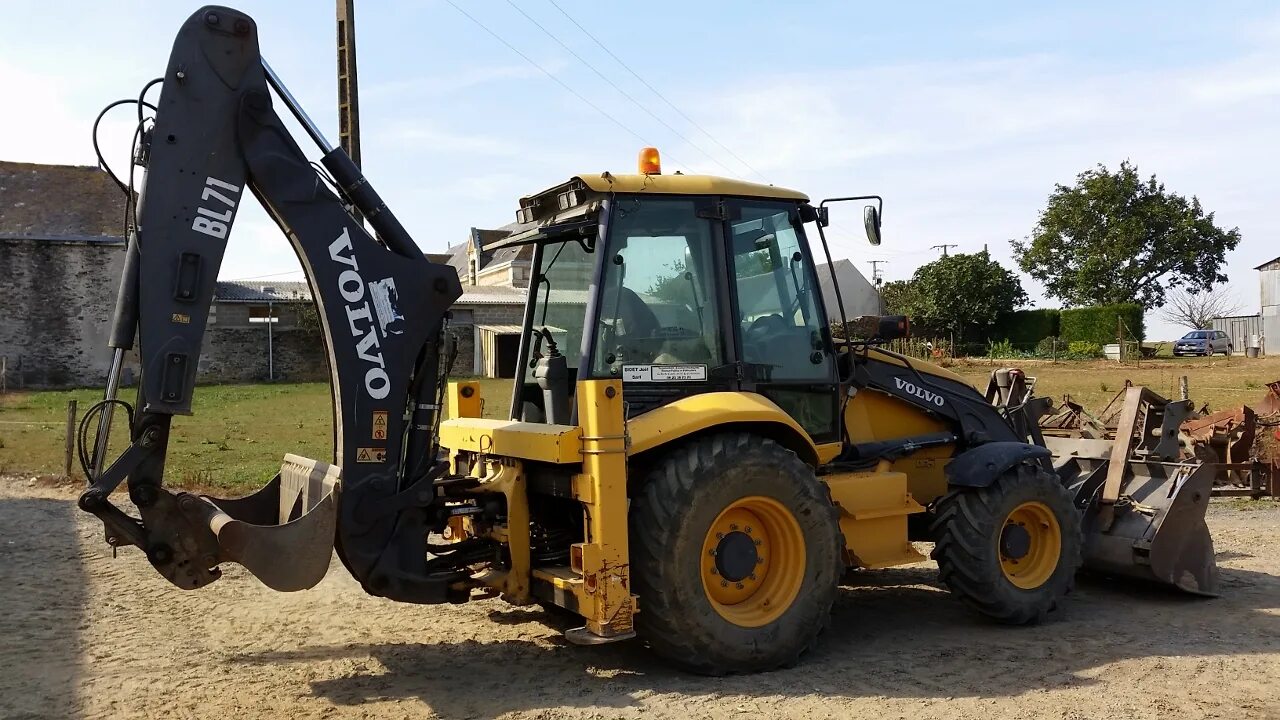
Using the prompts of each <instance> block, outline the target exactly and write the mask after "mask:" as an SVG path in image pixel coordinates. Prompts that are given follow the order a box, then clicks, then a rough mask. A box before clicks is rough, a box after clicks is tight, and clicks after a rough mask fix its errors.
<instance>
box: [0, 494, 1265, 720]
mask: <svg viewBox="0 0 1280 720" xmlns="http://www.w3.org/2000/svg"><path fill="white" fill-rule="evenodd" d="M73 500H74V495H73V493H72V491H70V490H69V489H67V488H48V487H40V486H35V485H31V484H29V482H28V481H27V480H25V479H12V478H10V479H7V480H6V479H0V717H3V718H25V717H40V718H44V717H48V718H63V717H94V718H97V717H101V718H107V717H110V718H117V717H214V718H223V719H226V720H240V719H241V718H258V717H317V718H347V717H358V718H409V717H414V718H418V717H443V718H499V717H501V718H579V717H589V718H615V717H624V718H637V717H652V718H680V719H681V720H691V719H693V718H802V717H804V718H810V717H811V718H826V717H890V718H912V719H915V718H971V719H976V718H981V719H982V720H995V719H996V718H1006V717H1008V718H1012V717H1018V718H1059V719H1061V718H1094V717H1099V718H1101V717H1106V718H1198V717H1219V718H1277V717H1280V510H1277V509H1253V510H1239V509H1235V508H1233V507H1229V506H1218V505H1215V506H1214V508H1213V509H1212V510H1211V513H1210V525H1211V527H1212V529H1213V533H1214V536H1215V539H1216V543H1217V551H1218V560H1219V562H1220V563H1221V565H1222V576H1223V586H1224V588H1223V589H1224V596H1223V597H1222V598H1219V599H1216V600H1202V599H1193V598H1187V597H1181V596H1176V595H1170V594H1166V593H1163V592H1153V591H1151V590H1149V589H1146V588H1139V587H1133V586H1131V585H1117V584H1114V583H1104V582H1098V581H1093V582H1083V583H1082V584H1081V586H1080V587H1079V589H1078V590H1077V591H1076V593H1075V594H1074V595H1073V596H1072V598H1071V600H1070V602H1069V606H1068V608H1067V609H1066V613H1065V614H1064V615H1063V616H1062V617H1060V618H1059V619H1058V620H1056V621H1054V622H1052V623H1050V624H1048V625H1045V626H1042V627H1040V628H1005V627H999V626H994V625H991V624H989V623H985V622H982V621H980V620H978V619H977V618H975V617H973V616H972V615H971V614H970V613H969V612H967V611H966V610H965V609H963V608H962V607H960V606H959V605H958V604H957V603H955V602H954V601H953V600H952V599H951V598H950V597H949V596H948V595H947V593H946V592H944V591H942V590H941V589H939V588H938V587H937V585H935V584H934V568H933V566H932V564H921V565H919V566H916V567H913V568H905V569H898V570H890V571H883V572H875V573H865V574H862V575H860V576H858V577H857V578H856V580H857V582H856V584H852V585H851V586H850V587H848V588H847V589H846V590H845V591H844V593H843V594H842V596H841V598H840V600H839V602H838V605H837V607H836V610H835V617H834V626H833V628H832V630H831V632H830V633H829V634H828V635H827V636H826V637H825V640H824V642H823V643H822V645H821V646H820V648H819V649H818V651H817V652H816V653H815V654H814V655H812V656H811V657H809V658H807V660H806V662H804V663H803V664H802V665H800V666H799V667H797V668H795V669H793V670H787V671H781V672H775V673H770V674H766V675H756V676H750V677H735V678H727V679H708V678H700V677H694V676H689V675H684V674H681V673H678V672H675V671H672V670H669V669H667V668H665V667H663V666H662V665H661V664H659V663H658V662H657V661H656V660H654V659H653V658H652V657H650V656H649V654H648V653H647V652H646V651H645V650H644V649H643V648H642V647H640V646H639V645H638V644H636V643H623V644H620V645H613V646H605V647H597V648H581V647H573V646H568V645H566V644H565V643H564V641H563V640H562V639H561V634H560V633H561V631H562V630H563V629H564V627H565V625H564V624H563V621H562V620H560V618H559V617H557V616H549V615H547V614H546V613H543V612H540V611H538V610H534V609H519V608H511V607H509V606H507V605H504V604H503V603H501V602H499V601H494V600H491V601H485V602H479V603H472V604H470V605H465V606H433V607H413V606H406V605H395V604H392V603H388V602H385V601H381V600H378V599H375V598H372V597H368V596H366V595H365V594H364V593H363V592H361V590H360V588H359V587H358V586H357V585H356V584H355V583H354V582H353V581H352V580H351V579H350V578H349V577H347V575H346V574H345V573H344V572H343V571H342V570H341V568H340V567H336V566H335V567H334V568H333V569H332V570H331V572H330V574H329V576H328V577H327V578H326V579H325V581H324V582H323V583H321V585H320V586H319V587H317V588H316V589H314V590H311V591H308V592H304V593H296V594H292V595H282V594H276V593H272V592H270V591H268V590H266V589H265V588H263V587H262V586H261V585H259V584H258V583H257V581H255V580H254V579H253V578H251V577H249V576H248V575H247V574H245V573H243V572H240V571H237V570H234V569H232V570H231V571H229V572H228V573H227V576H226V577H224V578H223V579H222V580H221V581H219V582H218V583H217V584H216V585H215V586H213V587H211V588H208V589H206V590H203V591H199V592H194V593H188V592H182V591H179V590H176V589H174V588H172V587H170V586H169V585H168V584H167V583H166V582H165V581H164V580H163V579H161V578H160V577H159V576H158V575H157V574H155V573H154V572H153V571H152V570H151V568H150V567H149V566H148V565H147V563H146V560H145V559H144V558H143V556H142V554H141V553H140V552H137V551H124V552H122V553H121V555H120V557H119V558H118V559H115V560H112V558H111V553H110V551H109V550H108V549H107V548H106V546H105V545H104V544H103V543H102V541H101V526H99V525H97V521H95V520H93V519H92V518H91V517H89V516H87V515H84V514H83V513H80V512H79V511H77V510H76V509H75V505H74V502H73Z"/></svg>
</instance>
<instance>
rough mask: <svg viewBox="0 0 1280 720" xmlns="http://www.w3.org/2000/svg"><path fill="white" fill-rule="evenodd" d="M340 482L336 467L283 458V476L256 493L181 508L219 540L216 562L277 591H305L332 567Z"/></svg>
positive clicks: (204, 498)
mask: <svg viewBox="0 0 1280 720" xmlns="http://www.w3.org/2000/svg"><path fill="white" fill-rule="evenodd" d="M338 479H339V471H338V468H337V467H335V466H333V465H329V464H328V463H322V462H319V461H317V460H311V459H308V458H304V457H301V456H298V455H285V457H284V463H283V464H282V465H281V467H280V474H278V475H276V477H275V478H274V479H273V480H272V481H271V482H270V483H268V484H267V485H266V486H265V487H263V488H262V489H261V490H258V491H257V492H255V493H253V494H252V495H248V496H245V497H240V498H232V499H221V498H213V497H208V496H201V497H199V498H196V497H195V496H187V497H188V498H189V501H184V502H183V505H182V507H183V509H184V510H185V511H188V512H192V513H196V514H198V515H199V516H200V519H201V520H202V521H203V522H204V523H206V524H207V526H208V528H209V530H210V532H212V533H213V535H214V537H216V539H217V545H218V553H217V559H218V562H235V563H239V564H240V565H243V566H244V567H245V568H246V569H247V570H248V571H249V572H251V573H253V575H254V576H255V577H257V578H258V579H259V580H261V581H262V583H263V584H264V585H266V586H267V587H269V588H271V589H273V590H279V591H282V592H292V591H295V590H306V589H307V588H310V587H314V586H315V585H316V583H318V582H320V580H321V579H322V578H324V576H325V573H326V572H327V571H328V569H329V560H330V558H331V556H332V554H333V542H334V534H335V532H336V530H337V518H338V492H337V491H338V487H339V486H338ZM192 501H194V502H192Z"/></svg>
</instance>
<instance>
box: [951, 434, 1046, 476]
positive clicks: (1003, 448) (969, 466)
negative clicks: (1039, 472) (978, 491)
mask: <svg viewBox="0 0 1280 720" xmlns="http://www.w3.org/2000/svg"><path fill="white" fill-rule="evenodd" d="M1050 455H1051V453H1050V452H1049V449H1048V448H1046V447H1041V446H1039V445H1031V444H1028V443H1020V442H993V443H987V444H985V445H979V446H977V447H975V448H971V449H969V450H966V451H964V452H963V453H961V454H959V455H957V456H956V458H955V459H954V460H952V461H951V462H950V463H948V464H947V469H946V474H947V484H948V485H959V486H961V487H986V486H988V485H990V484H991V483H992V482H994V481H995V479H996V478H998V477H1000V475H1002V474H1003V473H1004V472H1005V471H1006V470H1008V469H1009V468H1011V467H1013V466H1014V465H1017V464H1019V463H1024V462H1028V461H1036V462H1037V463H1039V462H1040V461H1042V460H1043V459H1044V458H1048V457H1050Z"/></svg>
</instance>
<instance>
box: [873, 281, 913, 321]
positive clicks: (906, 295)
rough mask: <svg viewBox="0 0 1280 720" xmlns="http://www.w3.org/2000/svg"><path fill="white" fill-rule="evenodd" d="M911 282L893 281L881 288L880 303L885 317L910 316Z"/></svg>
mask: <svg viewBox="0 0 1280 720" xmlns="http://www.w3.org/2000/svg"><path fill="white" fill-rule="evenodd" d="M912 289H913V288H912V287H911V281H910V280H893V281H891V282H887V283H885V284H884V285H881V286H880V302H881V304H882V305H883V307H884V314H885V315H910V314H911V306H912V300H913V298H912Z"/></svg>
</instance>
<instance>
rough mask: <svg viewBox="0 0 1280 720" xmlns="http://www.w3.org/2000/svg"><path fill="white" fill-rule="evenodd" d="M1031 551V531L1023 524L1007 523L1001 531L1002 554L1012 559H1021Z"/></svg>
mask: <svg viewBox="0 0 1280 720" xmlns="http://www.w3.org/2000/svg"><path fill="white" fill-rule="evenodd" d="M1028 552H1031V533H1029V532H1027V529H1026V528H1025V527H1023V526H1021V525H1013V524H1010V525H1005V526H1004V530H1003V531H1002V532H1001V533H1000V554H1001V555H1003V556H1005V557H1007V558H1009V559H1011V560H1021V559H1022V558H1024V557H1026V556H1027V553H1028Z"/></svg>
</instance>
